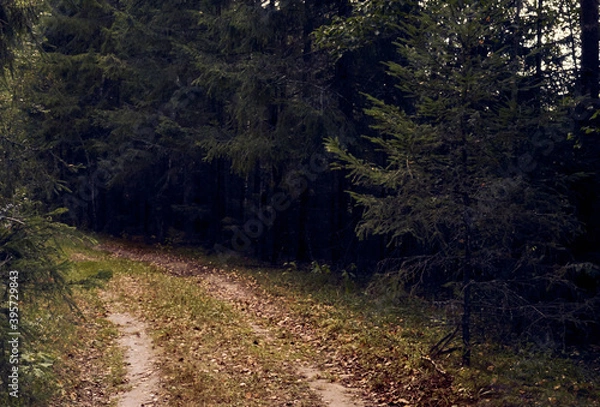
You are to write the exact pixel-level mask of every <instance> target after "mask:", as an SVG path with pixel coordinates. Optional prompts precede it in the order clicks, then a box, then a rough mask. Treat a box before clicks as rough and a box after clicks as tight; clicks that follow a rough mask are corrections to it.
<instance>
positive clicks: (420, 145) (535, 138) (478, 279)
mask: <svg viewBox="0 0 600 407" xmlns="http://www.w3.org/2000/svg"><path fill="white" fill-rule="evenodd" d="M535 17H536V14H535V13H525V12H524V11H523V10H520V9H519V8H517V9H515V8H514V7H513V2H509V1H490V0H483V1H463V0H451V1H438V0H434V1H427V2H425V3H423V4H422V9H421V10H420V12H418V13H415V14H414V15H413V16H412V18H411V19H410V20H409V21H407V22H406V23H405V24H403V25H402V31H403V37H402V39H399V41H398V44H397V46H398V53H399V58H398V61H396V62H388V63H387V67H388V72H389V74H390V75H391V76H392V77H394V78H396V79H397V83H398V85H397V86H398V87H399V88H400V89H401V91H402V92H404V94H405V95H406V96H407V97H408V98H410V100H412V103H410V106H405V107H398V106H394V105H390V104H386V103H384V102H382V101H380V100H377V99H375V98H370V100H371V103H372V107H371V108H370V109H368V111H367V113H368V114H369V115H370V116H371V117H372V118H373V123H374V124H373V127H374V128H375V129H376V130H378V132H379V135H377V136H374V137H368V140H369V141H370V142H372V143H373V145H374V146H375V148H376V150H377V151H378V152H379V154H381V155H383V156H384V157H385V164H384V165H377V164H376V163H374V162H372V161H371V160H368V159H365V158H361V156H360V155H357V154H353V153H351V152H350V151H348V150H347V149H346V148H345V146H344V145H343V144H342V143H340V142H339V141H338V140H335V139H330V140H329V142H328V149H329V151H331V152H332V153H334V154H335V155H336V156H337V157H338V158H339V160H340V164H339V166H340V167H342V168H345V169H347V170H348V171H349V173H350V175H349V176H350V178H351V179H352V181H353V183H354V184H355V188H354V189H353V192H352V196H353V197H354V198H355V200H356V202H357V204H358V205H360V206H361V207H363V208H364V212H363V217H362V222H361V223H360V225H359V227H358V230H357V231H358V233H359V234H360V235H361V236H365V235H368V234H381V235H385V236H387V237H388V238H389V241H390V244H392V245H396V246H399V247H402V246H403V244H404V245H405V244H408V243H410V242H413V247H414V242H418V249H417V250H415V249H411V252H408V253H407V256H405V257H404V258H403V259H402V261H401V263H400V266H399V267H398V270H397V273H396V276H397V277H398V278H400V279H401V280H402V281H404V282H405V283H408V284H411V285H413V287H415V286H417V287H418V286H420V287H421V288H429V289H431V288H432V287H434V290H435V292H437V293H438V294H439V293H440V292H443V291H444V290H447V289H449V288H454V291H453V292H454V295H455V296H457V297H458V298H460V300H461V303H462V316H461V318H460V321H459V325H460V327H461V332H462V341H463V354H462V358H463V362H464V363H465V364H468V363H469V361H470V354H471V347H472V340H471V336H472V335H471V320H472V316H471V313H472V310H473V301H477V309H478V310H485V311H486V312H487V314H488V315H489V314H492V313H493V314H500V313H502V312H504V311H506V312H507V313H510V312H513V311H514V312H516V311H517V310H524V309H527V308H528V307H532V308H529V309H535V307H541V308H543V307H544V304H537V302H542V301H538V300H536V298H538V299H539V298H541V297H542V296H540V295H539V292H537V293H536V292H535V291H536V290H543V289H546V288H548V287H549V286H551V282H556V281H558V280H560V278H559V275H560V273H561V272H562V271H561V272H557V269H559V268H560V267H556V266H555V264H554V263H553V262H554V261H557V260H558V259H559V258H560V255H559V254H560V253H561V250H562V249H563V245H564V243H565V242H566V241H568V239H569V238H570V237H572V235H573V234H574V232H576V231H577V230H578V225H577V222H576V220H575V218H574V216H573V213H572V209H571V206H570V204H569V201H568V199H567V198H566V196H565V193H564V192H565V188H566V183H565V177H564V176H563V175H561V173H560V172H561V171H560V168H559V167H558V164H557V160H556V157H555V156H554V154H555V153H556V152H557V151H558V150H559V146H560V147H562V148H566V149H568V148H569V146H568V145H566V144H564V143H565V142H564V140H565V135H566V116H565V112H564V110H563V109H562V108H561V107H560V102H559V101H556V102H555V103H554V104H549V103H547V101H548V97H549V96H548V94H547V93H546V92H547V90H548V88H549V87H550V82H551V81H552V77H551V76H550V74H549V70H548V65H547V64H549V63H551V62H549V61H552V60H553V59H552V58H551V57H552V55H551V53H550V51H549V50H548V49H547V48H546V47H545V46H543V45H542V46H541V48H538V47H537V46H536V43H535V42H533V43H532V41H530V38H535V32H533V33H532V31H531V30H532V28H531V27H536V25H535V24H532V21H531V20H530V19H534V21H535ZM543 29H545V30H548V29H550V28H549V27H543ZM536 55H541V56H542V57H543V58H544V63H545V64H546V71H539V70H536V63H535V62H536ZM539 66H540V65H538V68H539ZM541 66H542V67H543V66H544V65H543V64H542V65H541ZM563 271H564V269H563ZM532 291H533V293H532ZM525 298H527V299H528V300H529V301H530V302H526V303H521V300H523V301H525V300H524V299H525ZM534 303H536V304H535V307H534ZM546 305H548V304H546ZM549 308H550V307H548V309H546V308H544V310H545V311H540V312H544V313H546V311H549ZM549 314H550V312H548V315H549ZM554 316H555V317H557V318H563V317H564V315H560V316H558V315H554Z"/></svg>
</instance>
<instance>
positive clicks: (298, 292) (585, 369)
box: [236, 266, 600, 407]
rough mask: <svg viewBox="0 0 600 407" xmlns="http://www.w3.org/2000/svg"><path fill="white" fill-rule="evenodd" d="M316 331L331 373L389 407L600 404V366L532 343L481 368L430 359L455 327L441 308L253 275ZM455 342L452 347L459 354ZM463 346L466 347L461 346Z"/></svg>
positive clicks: (485, 352) (290, 277) (482, 349)
mask: <svg viewBox="0 0 600 407" xmlns="http://www.w3.org/2000/svg"><path fill="white" fill-rule="evenodd" d="M236 270H237V272H238V273H240V272H241V273H242V274H243V275H245V276H247V278H251V279H253V280H255V281H256V282H257V283H258V285H259V286H260V287H262V288H263V289H264V290H266V291H267V292H268V293H270V294H272V295H275V296H277V297H279V298H281V299H282V301H285V302H286V305H287V307H288V308H289V309H290V310H292V312H294V313H295V314H296V315H299V316H301V317H303V318H305V319H306V320H307V321H308V323H309V324H310V325H312V326H314V327H316V329H317V332H318V336H319V339H318V341H317V342H318V345H320V346H321V347H322V348H323V349H324V352H323V353H324V354H326V355H328V357H327V358H326V359H325V360H324V361H323V364H324V365H329V366H335V367H337V370H338V372H339V371H341V372H344V371H345V372H346V373H348V374H350V375H351V376H352V378H353V382H355V383H362V384H364V386H365V387H366V389H367V390H368V391H369V392H371V393H372V394H373V398H375V399H377V400H379V401H380V402H384V403H392V404H390V405H419V406H453V405H471V404H473V405H478V406H490V407H492V406H493V407H500V406H503V407H507V406H515V407H516V406H561V407H562V406H581V407H583V406H586V407H590V406H598V405H600V388H599V386H598V385H599V381H598V379H599V376H598V373H599V371H598V366H592V365H590V364H587V363H584V360H583V359H582V358H579V359H569V358H566V357H561V356H558V355H553V354H551V353H549V352H543V351H539V350H537V349H536V348H535V347H533V346H531V345H523V346H520V347H519V346H515V347H507V346H500V345H497V344H493V343H479V344H477V345H476V346H475V349H474V358H473V363H472V366H471V367H469V368H464V367H462V366H461V365H460V355H459V354H458V352H455V353H449V354H447V355H444V356H441V357H438V358H436V359H435V360H432V359H430V358H429V357H428V356H427V355H428V353H429V350H430V347H431V346H432V345H433V344H435V343H436V342H437V341H438V340H439V339H440V338H442V337H443V336H444V335H445V334H446V333H448V332H449V331H451V328H450V327H449V326H448V324H447V323H446V322H445V321H446V320H447V319H448V318H447V315H445V314H444V312H443V311H442V310H440V309H436V308H433V307H432V306H430V305H428V304H427V303H425V302H422V301H418V300H416V299H414V298H408V297H407V298H405V299H404V301H401V302H393V301H391V300H389V299H386V298H384V297H381V296H380V297H379V298H377V297H374V296H372V295H366V294H365V293H364V292H360V291H358V290H353V289H349V288H348V286H349V284H348V280H347V278H344V277H343V276H342V277H339V276H338V277H335V276H332V275H327V274H322V273H315V272H314V271H313V272H310V271H300V270H277V269H268V268H265V269H260V268H251V269H244V268H243V266H240V267H236ZM451 345H452V344H450V346H451ZM456 345H459V343H456Z"/></svg>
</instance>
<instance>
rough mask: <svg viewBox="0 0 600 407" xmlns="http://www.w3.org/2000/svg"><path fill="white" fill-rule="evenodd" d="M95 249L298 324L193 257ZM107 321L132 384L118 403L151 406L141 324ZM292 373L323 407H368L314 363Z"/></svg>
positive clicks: (150, 364) (122, 318) (149, 351)
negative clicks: (198, 280)
mask: <svg viewBox="0 0 600 407" xmlns="http://www.w3.org/2000/svg"><path fill="white" fill-rule="evenodd" d="M98 248H99V249H100V250H104V251H108V252H110V253H112V255H113V256H115V257H121V258H127V259H130V260H134V261H141V262H146V263H150V264H152V265H154V266H156V267H159V268H161V269H163V270H165V271H167V272H169V273H171V274H174V275H181V276H185V275H192V274H193V275H199V276H202V277H203V278H204V279H205V281H206V282H207V283H208V284H209V286H210V290H209V291H208V293H209V294H210V295H211V296H214V297H215V298H217V299H219V300H222V301H227V302H230V303H238V304H240V303H241V304H243V305H244V306H243V307H242V308H241V310H243V312H246V313H248V314H249V316H250V314H252V316H253V317H255V318H256V317H257V316H259V317H261V318H265V319H269V318H271V319H272V318H273V317H274V316H276V317H279V318H282V320H283V321H286V323H287V324H289V325H290V326H298V324H296V321H293V320H291V319H290V315H289V314H288V313H287V312H286V311H285V310H283V309H281V308H280V307H279V306H278V305H277V304H276V303H273V302H271V301H269V300H266V299H265V298H261V296H260V293H259V292H258V290H254V289H252V287H248V286H246V285H244V284H243V283H242V282H240V281H238V280H236V279H235V277H232V275H231V274H230V273H226V272H224V271H223V270H220V269H218V268H214V267H207V266H206V265H203V264H200V263H197V262H195V261H193V260H189V259H184V258H181V257H177V256H174V255H171V254H168V253H164V252H158V251H156V250H153V249H151V248H143V249H139V248H136V249H132V248H125V247H123V246H120V245H115V244H103V245H101V246H99V247H98ZM238 309H240V308H239V307H238ZM249 319H250V318H249ZM109 320H110V321H111V322H113V323H114V324H115V325H117V326H118V328H119V330H120V331H121V338H120V345H121V346H122V347H123V348H124V349H125V354H126V363H127V365H128V367H129V368H128V370H127V381H128V382H129V383H130V384H131V389H130V390H129V391H128V392H126V393H125V394H123V395H121V396H120V398H119V402H118V403H119V404H118V407H141V406H143V407H152V406H154V405H155V404H154V400H155V399H156V398H155V395H156V394H157V393H158V387H159V372H158V370H157V368H156V366H155V363H156V362H155V360H156V357H155V354H154V350H153V346H152V343H151V341H150V339H149V338H148V335H147V332H146V326H145V325H144V323H143V322H141V321H139V320H137V319H136V318H135V317H133V316H131V315H129V314H119V313H115V314H110V316H109ZM249 325H250V326H251V327H252V329H253V330H254V332H255V333H256V334H257V335H259V336H262V337H264V338H265V339H266V342H269V338H270V337H271V336H272V333H271V332H270V331H269V330H268V329H265V328H262V327H259V326H257V325H256V324H254V323H252V322H249ZM307 330H308V331H309V330H310V328H308V327H304V332H302V333H300V338H302V336H310V332H306V331H307ZM297 375H298V377H299V380H305V381H306V383H307V384H308V385H309V387H310V388H311V390H312V391H313V392H314V393H315V394H317V395H318V396H319V398H320V399H321V400H322V406H323V407H368V405H367V404H366V403H365V401H363V400H361V398H360V395H359V391H358V390H357V389H353V388H350V387H347V386H345V385H342V384H340V383H335V382H330V381H329V380H325V379H323V377H327V374H326V373H325V372H324V371H322V370H320V369H319V368H318V367H316V366H314V365H312V366H302V367H299V368H298V369H297Z"/></svg>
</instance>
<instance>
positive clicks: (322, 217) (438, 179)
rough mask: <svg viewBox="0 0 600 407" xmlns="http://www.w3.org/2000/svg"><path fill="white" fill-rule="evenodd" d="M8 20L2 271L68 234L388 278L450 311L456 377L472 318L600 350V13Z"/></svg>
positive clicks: (113, 9)
mask: <svg viewBox="0 0 600 407" xmlns="http://www.w3.org/2000/svg"><path fill="white" fill-rule="evenodd" d="M0 17H1V18H0V35H1V37H0V57H1V58H2V62H3V67H4V71H5V74H4V86H3V90H2V100H1V103H0V108H1V109H2V113H1V117H0V123H1V124H2V130H1V134H0V166H1V171H2V176H1V178H0V193H1V194H0V219H1V222H2V228H3V229H2V231H1V232H0V233H1V235H0V242H1V243H2V249H1V251H0V255H1V256H2V257H1V258H0V261H2V262H3V263H0V264H3V270H9V269H11V268H16V267H20V268H23V269H25V268H27V267H25V266H19V264H18V263H15V262H17V261H21V260H23V259H31V258H32V257H36V256H37V257H38V258H39V254H35V253H34V254H32V253H33V252H32V250H34V249H35V250H38V249H39V250H42V248H43V247H44V244H45V243H43V242H46V241H47V240H48V239H49V238H50V237H49V236H51V235H52V234H53V233H55V232H48V230H50V229H51V228H53V227H58V226H57V225H58V223H65V224H68V225H71V226H76V227H77V228H80V229H83V230H90V231H94V232H99V233H104V234H109V235H114V236H120V237H125V238H129V239H133V240H138V241H140V240H141V241H145V242H148V243H161V244H167V245H174V246H178V245H192V246H199V247H203V248H205V249H207V250H209V251H210V252H212V253H215V254H218V255H220V256H222V257H223V258H224V259H225V260H227V259H229V258H231V257H232V256H243V257H251V258H256V259H260V260H262V261H266V262H270V263H273V264H275V265H281V264H283V263H284V262H288V263H289V262H292V261H293V262H295V263H296V264H301V263H305V264H312V266H311V267H312V268H313V269H319V270H323V269H326V270H332V272H334V273H335V272H340V273H342V272H345V273H348V271H347V270H352V275H353V278H356V279H357V280H361V281H367V280H369V279H370V278H371V277H372V276H373V275H374V274H375V273H378V274H377V275H378V276H379V277H378V278H377V279H376V280H374V281H375V283H373V284H372V286H373V287H375V288H374V290H375V292H381V290H387V292H390V291H393V292H394V293H396V294H397V296H398V297H401V296H402V295H404V293H406V292H412V293H413V294H416V295H421V296H423V297H426V298H430V299H431V298H432V299H434V300H435V301H437V302H438V303H446V304H454V303H457V304H459V306H460V307H461V310H462V314H461V315H462V316H461V319H460V320H459V321H458V322H457V323H458V324H459V325H461V327H462V330H461V333H462V335H463V341H464V343H465V345H466V346H465V354H464V358H465V361H467V362H468V358H469V353H468V350H469V343H470V336H471V335H472V333H471V332H470V331H469V329H468V328H469V326H470V325H471V324H472V323H474V322H477V323H482V322H485V323H486V324H488V325H487V326H488V327H492V326H495V327H497V329H496V330H495V332H497V333H500V334H501V335H500V336H503V335H504V334H506V333H509V334H511V335H524V336H526V337H528V338H535V339H536V340H537V341H538V342H539V343H544V344H549V345H552V346H558V347H565V346H570V345H572V344H578V345H584V344H590V343H594V342H597V338H598V334H599V333H600V331H599V329H598V327H599V325H598V322H599V320H598V312H597V311H598V299H599V298H600V297H599V288H600V287H599V283H600V269H599V266H598V264H599V262H600V247H599V245H600V194H599V192H600V188H599V187H600V185H599V173H598V170H599V169H600V155H599V153H600V138H599V135H598V133H597V128H598V113H597V111H598V110H597V109H598V108H600V104H599V102H598V84H599V77H598V72H599V64H598V21H599V19H598V3H597V1H595V0H581V1H580V2H577V1H575V0H536V1H526V0H495V1H487V0H485V1H467V0H464V1H459V0H451V1H444V2H441V1H427V2H417V1H410V0H366V1H358V2H350V1H348V0H303V1H301V0H280V1H275V0H262V1H261V0H258V1H256V0H194V1H192V0H161V1H153V0H48V1H45V2H39V3H38V2H16V1H5V2H3V3H2V5H0ZM349 192H350V193H349ZM63 208H64V209H66V211H65V210H63ZM57 222H58V223H57ZM49 228H50V229H49ZM42 231H46V232H44V233H45V234H44V233H42ZM56 233H58V232H56ZM40 239H41V240H40ZM40 242H41V243H40ZM38 243H39V244H38ZM42 251H43V250H42ZM30 269H31V270H32V272H31V284H32V285H34V286H35V285H36V284H37V283H36V281H38V280H37V278H38V277H37V274H35V273H36V272H37V271H35V270H37V269H35V268H30ZM39 269H40V270H42V269H44V267H42V266H40V268H39ZM44 270H47V268H46V269H44ZM377 282H379V283H377ZM377 290H380V291H377ZM491 331H492V330H490V332H491ZM504 337H505V338H506V337H507V336H504ZM509 337H512V336H510V335H509Z"/></svg>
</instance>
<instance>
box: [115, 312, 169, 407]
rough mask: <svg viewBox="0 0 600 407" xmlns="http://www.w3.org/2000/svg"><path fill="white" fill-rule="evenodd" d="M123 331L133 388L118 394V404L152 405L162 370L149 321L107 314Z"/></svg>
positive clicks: (121, 341) (130, 406) (121, 406)
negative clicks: (150, 333)
mask: <svg viewBox="0 0 600 407" xmlns="http://www.w3.org/2000/svg"><path fill="white" fill-rule="evenodd" d="M107 319H108V320H109V321H111V322H112V323H113V324H115V325H117V327H118V328H119V331H120V332H121V337H120V338H119V345H120V346H121V347H123V348H124V350H125V363H126V365H127V379H126V380H127V382H128V383H129V387H130V389H129V390H128V391H127V392H125V393H124V394H121V395H117V397H118V402H117V406H118V407H142V406H143V407H152V406H154V405H155V402H156V400H157V394H158V390H159V374H158V369H157V367H156V357H155V353H154V347H153V345H152V341H151V340H150V338H149V337H148V335H147V333H146V324H144V322H142V321H139V320H137V319H136V318H134V317H133V316H131V315H129V314H120V313H111V314H109V315H108V318H107Z"/></svg>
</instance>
